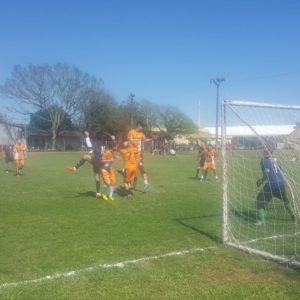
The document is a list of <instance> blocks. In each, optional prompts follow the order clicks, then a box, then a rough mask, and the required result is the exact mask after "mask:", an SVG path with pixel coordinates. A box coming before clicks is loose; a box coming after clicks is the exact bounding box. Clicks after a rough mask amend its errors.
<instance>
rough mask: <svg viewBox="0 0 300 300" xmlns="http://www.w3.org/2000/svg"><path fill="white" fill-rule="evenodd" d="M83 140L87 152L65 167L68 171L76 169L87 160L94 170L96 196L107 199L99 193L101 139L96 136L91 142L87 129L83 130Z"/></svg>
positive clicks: (102, 149)
mask: <svg viewBox="0 0 300 300" xmlns="http://www.w3.org/2000/svg"><path fill="white" fill-rule="evenodd" d="M84 135H85V142H86V146H87V149H88V152H87V153H85V154H84V155H83V157H82V158H81V160H80V161H79V162H78V163H77V164H76V165H75V166H68V167H67V169H68V170H70V171H76V170H78V169H79V168H80V167H81V166H82V165H84V164H85V162H86V161H87V162H89V163H90V164H91V165H92V167H93V171H94V176H95V183H96V198H97V199H100V198H102V199H104V200H107V199H108V198H107V196H106V195H104V194H101V192H100V177H101V175H100V168H101V156H102V154H103V151H104V148H103V146H102V143H101V139H100V138H99V137H97V139H96V141H95V142H94V144H93V143H92V142H91V139H90V134H89V132H88V131H84Z"/></svg>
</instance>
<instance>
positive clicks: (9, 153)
mask: <svg viewBox="0 0 300 300" xmlns="http://www.w3.org/2000/svg"><path fill="white" fill-rule="evenodd" d="M3 151H4V156H5V173H8V164H9V163H10V162H13V161H14V153H13V145H11V144H9V145H4V147H3Z"/></svg>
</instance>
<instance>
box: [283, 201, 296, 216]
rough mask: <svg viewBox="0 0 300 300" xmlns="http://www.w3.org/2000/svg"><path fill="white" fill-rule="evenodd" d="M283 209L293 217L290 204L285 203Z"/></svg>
mask: <svg viewBox="0 0 300 300" xmlns="http://www.w3.org/2000/svg"><path fill="white" fill-rule="evenodd" d="M284 206H285V208H286V209H287V211H288V212H289V213H290V215H291V217H293V218H294V217H295V214H294V210H293V208H292V206H291V203H285V205H284Z"/></svg>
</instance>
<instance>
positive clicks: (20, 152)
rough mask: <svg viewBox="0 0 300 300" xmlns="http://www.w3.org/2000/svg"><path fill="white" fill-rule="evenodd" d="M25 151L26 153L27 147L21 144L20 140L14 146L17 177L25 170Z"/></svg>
mask: <svg viewBox="0 0 300 300" xmlns="http://www.w3.org/2000/svg"><path fill="white" fill-rule="evenodd" d="M25 151H26V147H25V145H24V144H23V143H22V142H21V140H18V141H17V143H16V144H15V145H14V146H13V155H14V165H15V167H16V176H19V175H20V171H21V169H23V168H24V165H25Z"/></svg>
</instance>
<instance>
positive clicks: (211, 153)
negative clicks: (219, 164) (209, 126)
mask: <svg viewBox="0 0 300 300" xmlns="http://www.w3.org/2000/svg"><path fill="white" fill-rule="evenodd" d="M216 156H217V151H216V150H215V149H211V150H205V162H208V163H212V164H214V163H215V157H216Z"/></svg>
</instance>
